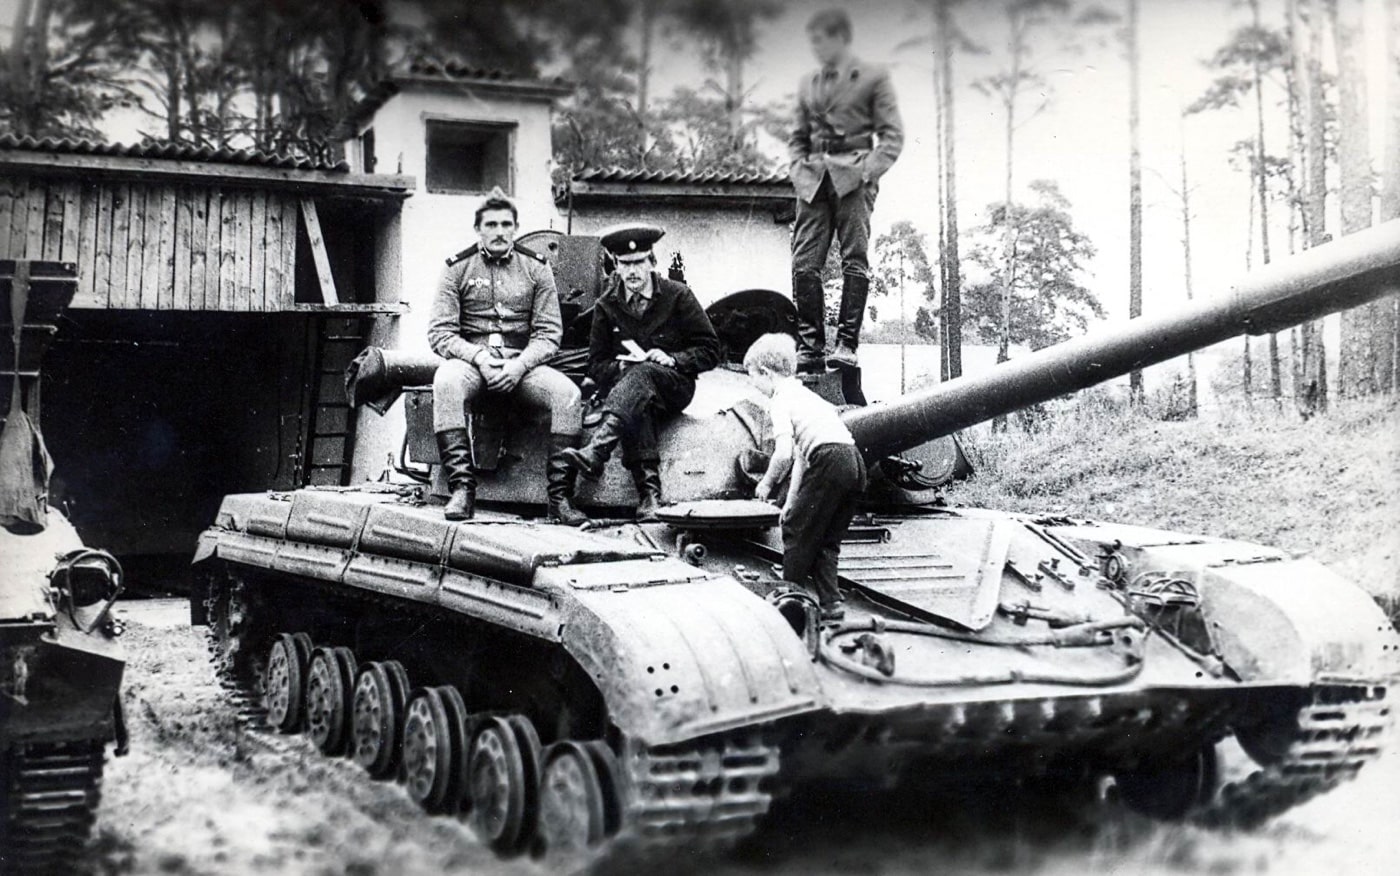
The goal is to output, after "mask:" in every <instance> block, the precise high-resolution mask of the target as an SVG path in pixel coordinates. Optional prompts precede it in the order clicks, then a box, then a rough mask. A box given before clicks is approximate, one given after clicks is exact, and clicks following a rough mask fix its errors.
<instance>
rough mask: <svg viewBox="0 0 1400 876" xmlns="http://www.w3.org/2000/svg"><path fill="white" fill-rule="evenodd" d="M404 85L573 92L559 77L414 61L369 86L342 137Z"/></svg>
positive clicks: (554, 93)
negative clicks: (542, 76) (538, 76)
mask: <svg viewBox="0 0 1400 876" xmlns="http://www.w3.org/2000/svg"><path fill="white" fill-rule="evenodd" d="M404 83H440V84H444V85H451V84H462V85H478V86H496V87H499V88H504V89H510V90H512V91H515V92H526V93H529V92H534V93H536V94H538V95H540V96H543V97H548V98H554V97H563V96H565V95H567V94H569V93H570V92H571V91H573V89H574V83H572V82H570V81H569V80H567V79H565V78H563V77H561V76H550V77H548V78H535V77H530V76H521V75H519V74H517V73H511V72H508V71H505V70H492V69H487V68H484V67H473V66H471V65H469V64H465V63H462V62H460V61H434V60H417V61H413V62H411V63H408V64H402V65H399V66H398V67H395V68H394V69H393V70H391V71H390V72H389V74H388V75H387V76H385V77H384V78H383V79H381V80H379V81H378V82H376V83H375V84H374V85H372V86H370V88H369V90H368V91H367V92H366V93H365V96H364V97H362V98H360V100H359V101H358V102H357V103H356V104H355V106H354V107H353V108H352V109H351V111H350V114H349V118H347V119H346V120H345V124H344V127H345V128H346V131H344V132H343V133H345V135H346V136H349V135H350V134H351V133H353V132H351V131H349V130H348V129H349V128H350V127H353V126H354V125H356V124H357V123H358V122H359V121H361V120H363V119H365V118H368V117H369V116H372V115H374V113H375V111H376V110H378V109H379V108H380V107H381V106H383V105H384V103H385V101H387V100H388V99H389V98H391V97H393V96H394V95H396V94H398V93H399V92H400V91H401V90H403V84H404Z"/></svg>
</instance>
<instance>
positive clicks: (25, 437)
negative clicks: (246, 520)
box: [0, 261, 126, 873]
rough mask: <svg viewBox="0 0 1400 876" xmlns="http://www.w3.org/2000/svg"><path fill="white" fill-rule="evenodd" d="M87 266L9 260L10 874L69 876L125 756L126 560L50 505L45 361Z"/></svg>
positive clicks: (5, 839)
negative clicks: (105, 772)
mask: <svg viewBox="0 0 1400 876" xmlns="http://www.w3.org/2000/svg"><path fill="white" fill-rule="evenodd" d="M76 276H77V275H76V272H75V269H74V266H73V265H71V264H66V263H56V262H40V261H34V262H14V261H0V290H2V291H3V292H4V295H3V304H4V309H3V314H0V320H3V326H0V334H3V336H4V338H5V341H4V344H3V347H0V378H3V384H4V390H3V392H4V396H3V398H4V400H5V402H6V410H7V412H6V414H5V425H4V434H3V436H0V872H5V873H52V872H68V871H69V870H70V869H71V867H72V866H73V864H74V860H75V857H76V856H77V855H78V854H79V853H80V852H81V851H82V850H83V848H84V846H85V844H86V841H87V838H88V834H89V833H90V831H91V827H92V823H93V817H94V813H95V812H96V809H97V802H98V794H99V791H100V784H101V780H102V768H103V762H104V759H105V756H106V750H107V746H108V745H109V744H111V743H115V746H116V753H117V754H125V753H126V731H125V726H124V723H123V721H122V711H121V699H120V685H121V679H122V670H123V667H124V666H125V660H124V657H123V653H122V649H121V646H120V645H119V644H118V641H117V638H118V636H120V634H121V631H122V630H121V622H120V621H119V620H117V619H116V618H114V617H113V616H112V614H111V607H112V604H113V602H114V601H115V599H116V597H117V594H118V593H119V592H120V591H121V588H122V571H121V566H120V564H119V563H118V562H117V560H116V559H115V558H114V557H113V556H112V555H111V554H108V553H107V552H105V551H101V550H95V549H92V548H89V547H86V546H85V545H84V544H83V541H82V539H81V538H80V537H79V536H78V533H77V532H76V531H75V530H74V528H73V526H72V524H70V523H69V521H68V519H67V518H66V517H65V516H64V515H63V513H62V512H61V511H60V510H59V509H57V508H54V507H50V506H49V505H48V496H47V492H46V486H47V481H48V475H49V461H48V458H47V454H46V453H45V452H44V450H43V440H42V437H41V434H40V432H39V429H38V423H39V393H38V379H39V361H40V358H41V356H42V354H43V352H44V349H45V348H46V347H47V346H48V342H49V340H50V339H51V338H52V336H53V334H54V333H55V332H56V330H57V324H58V323H57V321H58V318H59V316H60V315H61V314H62V312H63V310H64V309H65V308H66V307H67V305H68V302H69V301H70V300H71V299H72V297H73V293H74V291H75V290H76V286H77V280H76Z"/></svg>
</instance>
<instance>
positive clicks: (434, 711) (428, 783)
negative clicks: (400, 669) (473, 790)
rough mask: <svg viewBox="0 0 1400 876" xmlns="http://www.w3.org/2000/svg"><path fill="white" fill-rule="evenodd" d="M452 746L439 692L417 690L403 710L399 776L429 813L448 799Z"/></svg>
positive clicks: (444, 806) (441, 809)
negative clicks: (401, 758) (401, 754)
mask: <svg viewBox="0 0 1400 876" xmlns="http://www.w3.org/2000/svg"><path fill="white" fill-rule="evenodd" d="M452 747H453V746H452V733H451V731H450V730H449V719H448V715H447V707H446V705H445V704H444V703H443V699H442V693H441V691H440V690H439V689H438V688H435V687H430V688H424V689H422V690H419V691H418V692H417V693H415V694H414V695H413V696H412V698H410V699H409V701H408V707H407V708H406V709H405V710H404V723H403V778H404V785H405V786H406V787H407V789H408V796H410V797H412V798H413V799H414V800H417V801H418V804H419V805H420V806H422V807H423V808H424V809H426V810H428V811H429V812H445V811H446V810H447V809H448V808H449V805H450V803H451V802H452V800H451V798H450V796H449V794H450V791H451V788H452V785H453V775H452V773H453V766H454V763H453V756H452V755H453V751H452Z"/></svg>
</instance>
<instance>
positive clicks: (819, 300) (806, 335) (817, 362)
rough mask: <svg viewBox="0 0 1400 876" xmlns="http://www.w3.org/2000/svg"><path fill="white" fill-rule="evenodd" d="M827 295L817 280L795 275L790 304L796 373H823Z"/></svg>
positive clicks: (807, 276)
mask: <svg viewBox="0 0 1400 876" xmlns="http://www.w3.org/2000/svg"><path fill="white" fill-rule="evenodd" d="M825 299H826V296H825V292H824V290H823V289H822V281H821V278H820V277H814V276H812V275H810V274H794V275H793V277H792V301H793V304H795V305H796V306H797V339H798V345H797V370H798V371H825V370H826V365H825V363H824V361H823V359H822V355H823V354H824V353H825V352H826V300H825Z"/></svg>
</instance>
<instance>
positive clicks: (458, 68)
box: [389, 59, 573, 88]
mask: <svg viewBox="0 0 1400 876" xmlns="http://www.w3.org/2000/svg"><path fill="white" fill-rule="evenodd" d="M404 76H412V77H423V78H442V79H463V80H468V79H469V80H476V81H487V82H513V83H519V84H522V85H545V86H555V87H558V88H573V83H572V82H570V81H569V80H567V79H565V78H564V77H562V76H550V77H548V78H541V77H533V76H521V75H519V74H516V73H511V72H509V71H506V70H491V69H487V68H485V67H473V66H472V65H470V64H467V63H464V62H462V61H456V60H446V61H437V60H431V59H419V60H416V61H413V62H411V63H409V64H407V65H404V66H403V67H400V68H398V69H396V70H395V71H394V72H393V73H391V74H390V76H389V78H391V79H392V78H396V77H404Z"/></svg>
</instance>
